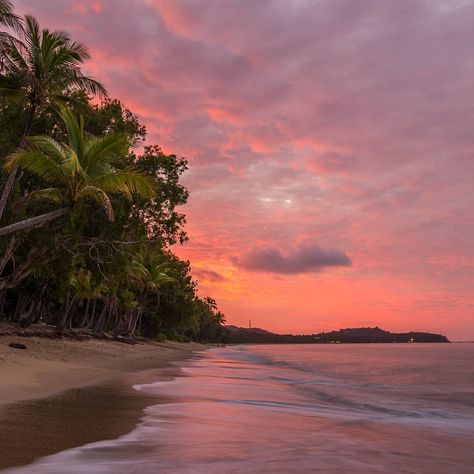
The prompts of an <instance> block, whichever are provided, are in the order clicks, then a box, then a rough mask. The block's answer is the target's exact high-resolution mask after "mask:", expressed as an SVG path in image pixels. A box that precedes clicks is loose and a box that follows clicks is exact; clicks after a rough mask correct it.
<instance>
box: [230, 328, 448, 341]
mask: <svg viewBox="0 0 474 474" xmlns="http://www.w3.org/2000/svg"><path fill="white" fill-rule="evenodd" d="M222 341H223V342H225V343H227V344H245V343H257V344H370V343H411V342H449V340H448V338H447V337H446V336H443V335H441V334H432V333H429V332H405V333H394V332H390V331H385V330H383V329H380V328H378V327H375V328H346V329H339V330H338V331H330V332H320V333H318V334H302V335H294V334H275V333H272V332H269V331H265V330H264V329H259V328H239V327H236V326H226V328H225V333H224V335H223V337H222Z"/></svg>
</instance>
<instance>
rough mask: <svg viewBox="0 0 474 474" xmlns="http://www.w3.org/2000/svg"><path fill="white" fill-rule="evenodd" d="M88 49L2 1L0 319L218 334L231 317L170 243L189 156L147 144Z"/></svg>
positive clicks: (176, 230)
mask: <svg viewBox="0 0 474 474" xmlns="http://www.w3.org/2000/svg"><path fill="white" fill-rule="evenodd" d="M88 57H89V53H88V50H87V48H86V46H85V45H83V44H81V43H77V42H74V41H72V40H71V39H70V38H69V37H68V35H67V34H66V33H63V32H55V31H50V30H47V29H41V28H40V25H39V24H38V22H37V21H36V20H35V19H34V18H32V17H25V18H23V19H22V18H19V17H17V16H15V15H14V14H13V11H12V5H11V2H9V1H6V0H0V158H1V159H2V167H1V169H0V186H1V192H2V195H1V199H0V219H1V220H0V318H1V319H3V320H4V321H9V322H12V323H16V324H20V325H22V326H28V325H31V324H34V323H46V324H52V325H55V326H56V327H57V329H58V331H67V330H70V329H73V328H81V329H83V330H88V331H90V332H93V333H103V332H108V333H111V334H114V335H117V336H119V335H120V336H125V337H132V336H134V335H142V336H146V337H152V338H159V339H162V338H172V339H177V340H201V341H218V340H220V338H221V336H222V332H223V330H222V325H223V323H224V317H223V314H222V313H221V312H220V311H219V310H218V308H217V305H216V302H215V301H214V300H213V299H211V298H203V299H202V298H199V297H198V295H197V288H196V282H195V281H194V280H193V279H192V277H191V270H190V265H189V262H184V261H181V260H180V259H179V258H178V257H177V256H175V255H174V254H173V253H172V250H171V246H172V245H174V244H182V243H184V242H185V241H186V240H187V238H188V237H187V235H186V232H185V230H184V228H183V226H184V224H185V216H184V214H182V213H181V212H180V210H179V206H182V205H184V204H185V203H186V202H187V200H188V197H189V195H188V191H187V190H186V188H185V187H184V186H183V185H182V184H181V182H180V178H181V176H182V174H183V173H184V172H185V171H186V169H187V165H188V164H187V161H186V160H185V159H184V158H180V157H177V156H175V155H169V154H166V153H164V152H163V151H162V150H161V149H160V147H159V146H156V145H147V144H146V135H147V134H146V128H145V127H144V126H143V125H142V124H140V123H139V121H138V118H137V116H136V115H135V114H133V113H132V112H131V111H130V110H128V109H127V108H126V107H125V106H124V105H123V104H122V102H120V101H119V100H117V99H110V98H108V97H107V94H106V90H105V87H104V86H103V85H102V84H100V83H99V82H97V81H95V80H94V79H92V78H89V77H87V76H85V75H84V74H83V73H82V71H81V65H82V62H83V61H84V60H85V59H87V58H88ZM96 97H98V98H99V99H100V101H97V100H96ZM93 99H94V100H93ZM2 214H3V215H2Z"/></svg>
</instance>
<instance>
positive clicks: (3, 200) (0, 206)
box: [0, 104, 37, 220]
mask: <svg viewBox="0 0 474 474" xmlns="http://www.w3.org/2000/svg"><path fill="white" fill-rule="evenodd" d="M36 108H37V106H36V104H31V106H30V110H29V111H28V116H27V118H26V125H25V129H24V130H23V135H22V137H21V141H20V146H19V148H20V149H24V148H25V146H26V140H27V139H28V135H29V134H30V130H31V125H32V124H33V119H34V117H35V113H36ZM17 173H18V167H15V168H13V169H12V170H11V171H10V174H9V175H8V178H7V182H6V183H5V187H4V188H3V192H2V196H1V197H0V220H2V217H3V213H4V212H5V207H6V205H7V201H8V198H9V197H10V194H11V192H12V188H13V183H14V182H15V178H16V174H17Z"/></svg>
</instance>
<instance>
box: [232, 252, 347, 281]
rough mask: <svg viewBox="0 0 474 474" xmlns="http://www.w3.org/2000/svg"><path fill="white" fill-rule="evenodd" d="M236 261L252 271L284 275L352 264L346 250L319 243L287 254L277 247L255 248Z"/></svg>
mask: <svg viewBox="0 0 474 474" xmlns="http://www.w3.org/2000/svg"><path fill="white" fill-rule="evenodd" d="M236 263H237V264H238V265H240V266H241V267H243V268H245V269H247V270H250V271H255V272H269V273H280V274H283V275H291V274H296V273H315V272H320V271H321V270H322V269H323V268H325V267H341V266H343V267H347V266H350V265H352V261H351V259H350V258H349V257H348V256H347V255H346V254H345V253H344V252H341V251H340V250H334V249H327V250H326V249H322V248H320V247H318V246H317V245H311V246H305V247H300V248H297V249H292V250H290V251H289V252H287V253H285V254H283V253H282V252H281V251H280V250H279V249H276V248H268V249H262V248H260V249H258V248H254V249H252V250H251V251H250V252H248V253H247V254H245V255H243V256H242V257H240V258H238V259H237V260H236Z"/></svg>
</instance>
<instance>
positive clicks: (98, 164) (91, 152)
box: [84, 133, 129, 175]
mask: <svg viewBox="0 0 474 474" xmlns="http://www.w3.org/2000/svg"><path fill="white" fill-rule="evenodd" d="M128 148H129V142H128V137H127V135H125V134H124V133H120V134H119V133H109V134H107V135H105V136H102V137H94V138H90V139H89V140H88V143H87V145H86V148H85V150H84V167H85V169H86V170H87V171H88V172H89V173H90V174H91V175H94V174H96V173H98V172H100V170H102V169H103V165H104V164H107V163H109V162H110V161H112V159H114V158H118V157H123V156H125V155H126V154H127V153H128Z"/></svg>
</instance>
